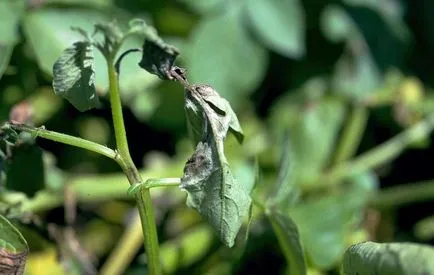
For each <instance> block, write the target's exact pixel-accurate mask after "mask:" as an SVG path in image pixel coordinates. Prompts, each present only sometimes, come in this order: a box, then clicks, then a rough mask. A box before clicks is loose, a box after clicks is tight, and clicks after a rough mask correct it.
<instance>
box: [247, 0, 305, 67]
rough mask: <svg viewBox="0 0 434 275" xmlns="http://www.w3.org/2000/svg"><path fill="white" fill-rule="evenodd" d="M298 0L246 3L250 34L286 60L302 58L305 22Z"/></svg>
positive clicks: (249, 1)
mask: <svg viewBox="0 0 434 275" xmlns="http://www.w3.org/2000/svg"><path fill="white" fill-rule="evenodd" d="M300 2H301V1H299V0H279V1H269V0H248V1H247V12H248V15H249V19H250V22H251V24H252V26H253V29H254V31H255V32H256V33H257V34H258V36H259V38H260V39H261V40H262V41H263V42H264V44H266V45H267V46H268V47H270V48H271V49H273V50H275V51H277V52H278V53H280V54H282V55H285V56H287V57H293V58H300V57H302V56H303V55H304V54H305V51H306V49H305V41H304V39H305V19H304V10H303V6H302V5H301V3H300Z"/></svg>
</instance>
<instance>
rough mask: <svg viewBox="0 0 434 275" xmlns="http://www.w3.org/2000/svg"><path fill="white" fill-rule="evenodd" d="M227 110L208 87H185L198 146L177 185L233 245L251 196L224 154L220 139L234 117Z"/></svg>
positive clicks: (190, 121)
mask: <svg viewBox="0 0 434 275" xmlns="http://www.w3.org/2000/svg"><path fill="white" fill-rule="evenodd" d="M229 110H231V109H230V105H229V103H228V102H227V101H226V100H225V99H223V98H222V97H220V96H219V95H218V94H217V92H216V91H215V90H214V89H212V88H211V87H210V86H206V85H197V86H191V87H187V88H186V91H185V111H186V114H187V121H188V125H189V129H190V133H191V134H192V139H193V141H194V142H195V144H197V145H196V150H195V152H194V153H193V155H192V156H191V157H190V159H189V160H188V161H187V163H186V165H185V168H184V175H183V177H182V179H181V186H180V187H181V188H182V189H183V190H185V191H187V193H188V198H187V205H188V206H190V207H192V208H194V209H196V210H197V211H198V212H199V213H200V214H201V215H202V216H203V217H204V218H205V219H206V220H207V221H208V222H209V223H210V224H211V225H212V226H213V228H214V229H215V230H216V231H217V233H218V234H219V237H220V239H221V240H222V241H223V242H224V243H225V244H226V245H227V246H229V247H232V246H233V244H234V241H235V237H236V236H237V234H238V231H239V229H240V227H241V225H242V223H243V220H244V217H245V216H246V215H247V214H248V211H249V206H250V203H251V199H250V196H249V194H248V191H247V190H245V188H244V186H243V185H242V184H240V183H238V182H237V181H236V180H235V178H234V177H233V175H232V172H231V170H230V167H229V164H228V162H227V160H226V157H225V155H224V144H223V142H224V139H225V137H226V136H227V133H228V131H229V130H230V127H231V126H230V125H231V122H232V124H233V123H234V122H233V120H234V119H236V117H235V118H234V117H233V116H232V115H231V113H230V112H229ZM233 115H234V114H233ZM238 126H239V125H238ZM239 130H241V128H239V127H234V131H239ZM237 133H238V134H240V135H241V134H242V132H237Z"/></svg>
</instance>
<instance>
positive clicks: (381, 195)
mask: <svg viewBox="0 0 434 275" xmlns="http://www.w3.org/2000/svg"><path fill="white" fill-rule="evenodd" d="M433 199H434V181H433V180H430V181H423V182H418V183H407V184H404V185H398V186H394V187H389V188H386V189H383V190H380V192H378V194H376V195H375V196H374V197H373V198H372V199H371V200H370V201H369V205H370V206H372V207H375V208H378V209H388V208H393V207H398V206H401V205H403V204H407V203H414V202H421V201H432V200H433Z"/></svg>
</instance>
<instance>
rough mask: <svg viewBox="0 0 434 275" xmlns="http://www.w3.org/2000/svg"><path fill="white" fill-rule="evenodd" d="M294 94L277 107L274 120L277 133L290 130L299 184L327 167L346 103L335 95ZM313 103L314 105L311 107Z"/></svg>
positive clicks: (296, 177)
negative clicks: (307, 96)
mask: <svg viewBox="0 0 434 275" xmlns="http://www.w3.org/2000/svg"><path fill="white" fill-rule="evenodd" d="M294 100H295V99H294V97H293V96H291V97H287V98H283V99H282V100H280V102H279V104H278V105H276V107H275V108H274V109H273V111H272V114H271V121H272V122H271V123H273V124H274V125H276V127H275V131H276V134H277V135H279V136H280V135H281V134H282V133H283V132H284V131H287V130H288V131H289V139H290V142H291V151H292V152H291V154H292V162H293V165H296V168H293V174H292V175H291V179H293V178H295V180H296V185H302V184H304V183H306V182H310V181H311V180H312V179H314V178H315V177H316V175H318V174H319V173H321V172H322V170H323V169H324V168H325V167H326V165H327V163H328V161H329V159H330V155H331V153H332V152H333V150H334V144H335V142H336V139H337V135H338V133H339V130H340V127H341V125H342V121H343V119H344V113H345V106H344V103H343V102H342V101H340V100H339V99H334V98H322V99H320V100H305V99H303V100H301V102H300V101H299V102H297V103H295V102H294ZM309 105H310V106H309Z"/></svg>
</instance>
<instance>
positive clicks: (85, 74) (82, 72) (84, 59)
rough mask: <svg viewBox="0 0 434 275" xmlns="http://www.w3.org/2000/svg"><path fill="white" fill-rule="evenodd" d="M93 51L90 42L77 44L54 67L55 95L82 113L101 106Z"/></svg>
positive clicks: (64, 52) (66, 51) (68, 49)
mask: <svg viewBox="0 0 434 275" xmlns="http://www.w3.org/2000/svg"><path fill="white" fill-rule="evenodd" d="M92 51H93V46H92V45H91V44H90V43H89V42H76V43H74V44H73V46H72V47H70V48H67V49H66V50H65V51H63V53H62V55H61V56H60V57H59V59H58V60H57V61H56V63H54V66H53V75H54V78H53V89H54V93H55V94H56V95H61V96H63V97H64V98H66V99H67V100H68V101H69V102H71V104H72V105H74V107H75V108H77V109H78V110H79V111H82V112H83V111H86V110H89V109H91V108H93V107H96V106H98V105H99V100H98V97H97V95H96V91H95V69H94V66H95V65H94V60H93V52H92Z"/></svg>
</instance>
